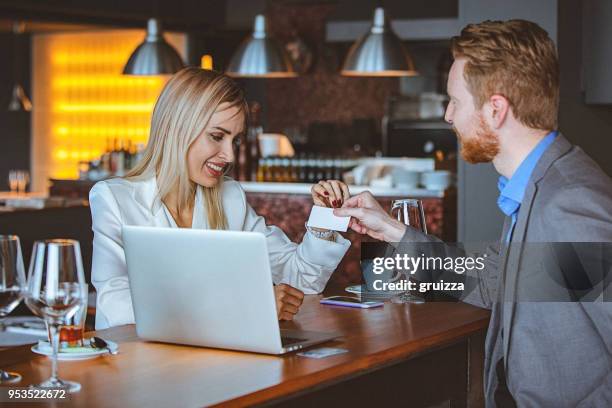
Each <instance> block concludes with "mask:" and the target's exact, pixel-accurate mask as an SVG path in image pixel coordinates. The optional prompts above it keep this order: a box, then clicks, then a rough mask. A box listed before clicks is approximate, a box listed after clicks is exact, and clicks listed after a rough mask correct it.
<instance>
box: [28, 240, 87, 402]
mask: <svg viewBox="0 0 612 408" xmlns="http://www.w3.org/2000/svg"><path fill="white" fill-rule="evenodd" d="M86 287H87V286H86V283H85V275H84V273H83V260H82V258H81V248H80V246H79V243H78V241H74V240H70V239H51V240H46V241H36V242H35V243H34V249H33V250H32V260H31V262H30V269H29V271H28V287H27V291H26V300H25V302H26V305H27V306H28V307H29V308H30V310H32V312H34V314H36V315H37V316H40V317H42V318H43V319H45V322H46V323H47V326H48V327H49V334H50V337H51V338H50V340H51V346H52V348H53V356H52V359H51V361H52V364H51V377H50V378H49V379H48V380H46V381H44V382H42V383H40V384H38V385H34V387H35V388H61V389H65V390H66V391H67V392H77V391H79V390H80V389H81V384H79V383H76V382H73V381H66V380H61V379H59V378H58V376H57V353H58V350H59V331H60V327H61V326H62V325H63V324H65V322H66V319H69V318H71V317H72V316H73V315H74V314H75V313H77V311H78V310H79V307H80V306H81V305H82V303H83V299H84V298H85V296H86V295H85V294H84V292H85V291H86V289H85V288H86Z"/></svg>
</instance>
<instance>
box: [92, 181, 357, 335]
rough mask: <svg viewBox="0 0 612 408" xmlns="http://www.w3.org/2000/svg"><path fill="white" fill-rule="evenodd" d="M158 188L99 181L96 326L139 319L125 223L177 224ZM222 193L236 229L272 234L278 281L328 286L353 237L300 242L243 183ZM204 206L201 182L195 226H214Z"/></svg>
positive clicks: (95, 191)
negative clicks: (263, 211)
mask: <svg viewBox="0 0 612 408" xmlns="http://www.w3.org/2000/svg"><path fill="white" fill-rule="evenodd" d="M157 191H158V190H157V183H156V180H155V177H152V178H150V179H148V180H143V181H128V180H125V179H122V178H114V179H109V180H105V181H100V182H98V183H96V185H95V186H94V187H93V188H92V189H91V191H90V193H89V204H90V207H91V217H92V222H93V231H94V240H93V260H92V273H91V280H92V283H93V285H94V286H95V288H96V291H97V306H96V329H103V328H107V327H112V326H118V325H122V324H130V323H134V311H133V309H132V298H131V295H130V288H129V281H128V275H127V266H126V262H125V253H124V250H123V242H122V238H121V227H122V226H123V225H141V226H158V227H174V228H177V225H176V222H175V221H174V218H172V216H171V215H170V212H169V211H168V209H167V207H166V206H165V205H164V204H163V202H162V201H161V199H160V198H159V197H158V194H157ZM221 196H222V203H223V208H224V209H225V214H226V217H227V222H228V227H229V229H230V230H235V231H257V232H261V233H263V234H264V235H265V236H266V240H267V244H268V253H269V256H270V266H271V268H272V280H273V281H274V283H277V284H278V283H286V284H288V285H291V286H293V287H295V288H298V289H300V290H302V291H303V292H304V293H309V294H312V293H320V292H321V291H322V290H323V289H324V288H325V285H326V283H327V281H328V279H329V277H330V275H331V274H332V272H333V271H334V269H336V267H337V266H338V264H339V263H340V260H341V259H342V257H343V256H344V254H345V253H346V251H347V250H348V248H349V246H350V241H348V240H346V239H345V238H343V237H342V236H340V234H335V235H336V239H335V241H326V240H323V239H320V238H317V237H315V236H314V235H312V234H310V233H306V234H305V235H304V239H303V240H302V243H301V244H299V245H298V244H296V243H294V242H291V241H290V240H289V238H287V236H286V235H285V234H284V233H283V231H282V230H281V229H279V228H278V227H275V226H266V223H265V220H264V218H263V217H261V216H259V215H257V214H256V213H255V211H254V210H253V208H251V206H250V205H249V204H248V203H247V201H246V196H245V194H244V191H243V190H242V187H241V186H240V183H238V182H236V181H234V180H231V179H226V180H224V182H223V185H222V187H221ZM204 206H205V202H204V200H203V196H202V187H201V186H198V189H197V192H196V197H195V206H194V210H193V221H192V228H199V229H206V228H208V225H207V224H208V222H207V216H206V210H205V207H204Z"/></svg>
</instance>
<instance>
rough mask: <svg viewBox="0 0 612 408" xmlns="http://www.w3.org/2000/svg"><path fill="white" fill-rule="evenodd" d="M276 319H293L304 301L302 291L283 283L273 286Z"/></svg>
mask: <svg viewBox="0 0 612 408" xmlns="http://www.w3.org/2000/svg"><path fill="white" fill-rule="evenodd" d="M274 297H275V298H276V313H277V315H278V320H293V316H295V314H296V313H297V312H298V310H299V309H300V306H301V305H302V302H303V301H304V292H302V291H301V290H298V289H296V288H294V287H292V286H289V285H287V284H285V283H281V284H278V285H276V286H274Z"/></svg>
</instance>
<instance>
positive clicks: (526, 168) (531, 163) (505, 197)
mask: <svg viewBox="0 0 612 408" xmlns="http://www.w3.org/2000/svg"><path fill="white" fill-rule="evenodd" d="M558 133H559V132H557V131H556V130H555V131H552V132H550V133H549V134H548V135H546V137H544V139H542V140H540V143H538V144H537V145H536V147H534V148H533V150H532V151H531V152H530V153H529V155H528V156H527V157H526V158H525V160H523V162H522V163H521V165H520V166H519V167H518V168H517V169H516V171H515V172H514V174H513V175H512V177H511V178H510V180H508V179H507V178H506V177H504V176H500V177H499V181H498V182H497V188H498V189H499V192H500V194H499V198H498V199H497V206H498V207H499V209H500V210H501V211H502V212H503V213H504V214H506V216H509V217H511V219H512V223H511V224H510V229H509V230H508V235H507V236H506V242H510V237H511V236H512V231H513V230H514V225H515V224H516V219H517V215H518V212H519V209H520V207H521V202H522V201H523V196H524V195H525V190H526V189H527V183H528V182H529V179H530V178H531V173H533V169H534V168H535V166H536V165H537V164H538V161H539V160H540V158H541V157H542V155H543V154H544V152H545V151H546V149H548V147H549V146H550V145H551V144H552V142H553V141H554V140H555V137H557V134H558Z"/></svg>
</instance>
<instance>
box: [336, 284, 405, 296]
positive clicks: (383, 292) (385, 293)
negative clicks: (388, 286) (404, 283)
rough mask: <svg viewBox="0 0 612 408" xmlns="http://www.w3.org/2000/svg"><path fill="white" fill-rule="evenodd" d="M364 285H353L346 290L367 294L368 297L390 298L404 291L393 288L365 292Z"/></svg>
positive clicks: (356, 293) (360, 294) (357, 293)
mask: <svg viewBox="0 0 612 408" xmlns="http://www.w3.org/2000/svg"><path fill="white" fill-rule="evenodd" d="M364 287H365V285H352V286H348V287H346V289H344V290H345V291H347V292H349V293H353V294H355V295H359V296H365V297H367V298H368V299H390V298H392V297H393V296H395V295H398V294H400V293H402V291H393V290H377V291H373V292H365V293H364V291H363V288H364Z"/></svg>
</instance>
